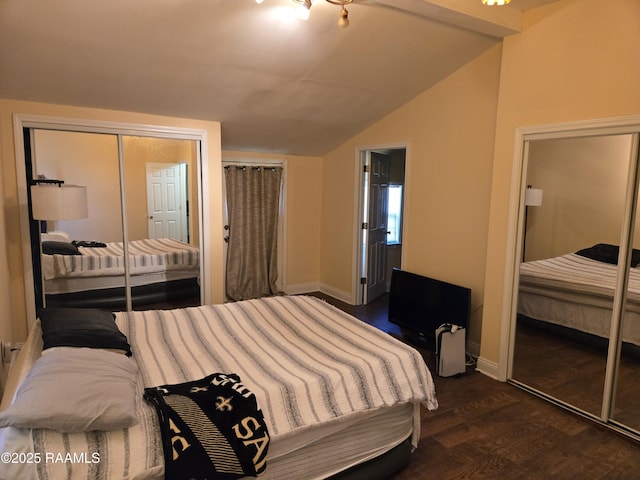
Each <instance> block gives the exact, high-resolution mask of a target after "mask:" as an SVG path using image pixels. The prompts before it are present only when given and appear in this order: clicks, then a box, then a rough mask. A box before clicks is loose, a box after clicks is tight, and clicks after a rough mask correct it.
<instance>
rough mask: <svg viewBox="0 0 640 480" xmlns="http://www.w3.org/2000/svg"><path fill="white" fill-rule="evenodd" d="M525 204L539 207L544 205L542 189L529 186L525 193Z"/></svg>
mask: <svg viewBox="0 0 640 480" xmlns="http://www.w3.org/2000/svg"><path fill="white" fill-rule="evenodd" d="M524 204H525V205H526V206H527V207H539V206H541V205H542V189H541V188H531V185H529V186H527V190H526V191H525V194H524Z"/></svg>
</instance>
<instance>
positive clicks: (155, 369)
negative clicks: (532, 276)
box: [0, 296, 437, 480]
mask: <svg viewBox="0 0 640 480" xmlns="http://www.w3.org/2000/svg"><path fill="white" fill-rule="evenodd" d="M115 324H116V325H117V327H118V331H119V332H122V334H123V335H124V336H125V337H126V339H127V340H128V342H129V344H130V350H131V352H132V353H133V355H132V356H131V357H130V358H128V360H130V361H131V362H134V363H135V364H136V366H137V368H138V370H137V373H136V376H135V388H134V389H135V395H134V397H135V408H134V409H133V410H134V411H135V418H136V419H137V420H138V423H137V424H135V425H132V426H130V427H127V428H120V429H116V430H107V431H89V432H84V431H81V432H74V433H61V432H59V431H56V430H53V429H50V428H47V429H45V428H26V426H25V424H21V423H18V424H17V426H16V425H13V426H7V427H5V428H1V429H0V435H2V437H0V450H2V451H4V452H18V453H20V452H24V455H29V454H30V455H32V456H33V455H36V456H38V457H40V458H46V457H44V455H52V454H53V455H62V456H63V458H64V456H67V458H68V455H73V454H81V453H86V455H85V456H84V457H82V458H81V460H83V461H78V462H75V463H74V462H64V461H62V462H59V463H58V462H54V461H52V462H40V463H38V464H26V463H22V464H17V463H4V464H0V469H4V470H5V473H6V475H5V476H4V477H3V476H2V475H0V478H24V479H27V478H39V479H56V478H74V479H75V478H92V479H101V478H131V479H143V478H144V479H146V478H163V474H164V462H163V449H162V443H161V441H160V439H161V435H160V433H159V426H158V417H157V415H156V411H155V410H154V408H152V406H151V405H149V403H148V402H146V401H144V400H142V397H143V393H144V389H145V388H149V387H153V386H159V385H168V384H172V385H173V384H181V382H187V381H191V380H194V379H200V378H202V377H204V376H206V375H209V374H212V373H214V372H226V373H227V374H237V375H238V376H239V378H240V379H242V382H243V383H244V384H245V385H246V386H247V387H248V388H250V389H251V391H252V392H253V393H254V394H255V398H256V399H257V403H258V405H259V406H260V408H261V411H262V412H263V414H264V420H265V423H266V425H267V426H268V431H269V437H270V443H269V448H268V453H267V456H266V461H267V463H266V465H267V466H266V471H265V472H264V473H263V474H262V475H261V477H260V478H263V479H283V478H295V479H324V478H349V479H356V478H363V479H364V478H366V479H368V480H372V479H375V478H387V477H388V476H389V475H391V474H392V473H393V472H395V471H397V470H398V469H400V468H402V467H403V466H404V465H405V464H406V462H407V461H408V460H409V454H410V451H411V450H412V449H413V448H415V446H416V445H417V442H418V439H419V437H420V408H421V405H422V406H424V407H426V408H427V409H429V410H431V409H435V408H437V400H436V397H435V389H434V384H433V381H432V377H431V374H430V372H429V370H428V368H427V367H426V365H425V363H424V360H423V358H422V357H421V355H420V354H419V353H418V352H417V351H416V350H414V349H413V348H411V347H409V346H407V345H405V344H404V343H402V342H400V341H399V340H397V339H395V338H393V337H391V336H389V335H387V334H385V333H383V332H381V331H380V330H378V329H375V328H374V327H371V326H369V325H367V324H365V323H363V322H361V321H359V320H357V319H356V318H354V317H352V316H350V315H348V314H346V313H344V312H342V311H340V310H338V309H337V308H335V307H333V306H331V305H329V304H328V303H326V302H324V301H323V300H320V299H317V298H315V297H308V296H278V297H271V298H266V299H259V300H247V301H242V302H237V303H228V304H224V305H215V306H201V307H192V308H186V309H175V310H151V311H137V312H129V313H125V312H122V313H117V314H115ZM42 338H43V335H41V334H40V332H39V331H38V330H37V329H36V331H35V332H33V331H32V332H31V333H30V336H29V339H28V340H27V342H26V344H25V347H24V348H23V349H22V351H21V352H20V357H21V360H20V361H19V362H16V365H15V366H14V367H12V371H11V375H12V380H11V381H10V383H14V384H16V383H17V384H20V385H21V387H20V388H18V389H17V391H18V392H21V391H22V390H25V389H27V387H26V386H25V385H26V384H28V383H29V382H27V380H24V378H25V377H26V378H27V379H29V380H31V378H32V377H33V376H35V375H34V374H33V371H34V370H37V369H36V368H30V367H29V366H30V365H31V364H33V362H34V361H35V362H42V361H43V360H42V359H45V360H44V361H47V362H53V360H49V359H48V358H47V357H50V356H51V354H52V353H54V354H58V355H64V352H68V350H74V351H86V350H89V351H90V352H91V353H93V352H95V353H96V354H97V352H98V351H100V352H101V354H103V353H102V352H103V350H101V349H86V348H73V347H64V346H63V347H56V346H54V347H49V348H46V349H45V350H44V352H45V353H41V352H42V350H41V349H42V346H41V345H42ZM57 352H63V353H57ZM106 353H107V354H109V355H112V356H114V357H118V358H119V359H125V358H127V357H126V356H125V355H121V354H118V353H113V352H106ZM114 357H111V358H114ZM28 371H30V372H32V373H30V374H28V375H27V374H26V372H28ZM30 377H31V378H30ZM47 378H49V377H47ZM31 381H32V382H33V380H31ZM10 390H16V389H14V388H11V389H10ZM42 396H43V395H39V396H38V397H39V398H41V397H42ZM14 397H15V398H16V400H15V401H13V403H12V404H11V406H10V407H8V408H7V404H9V403H10V401H11V400H12V399H13V398H14ZM112 397H113V396H112ZM110 398H111V397H110ZM118 398H120V396H118ZM22 400H23V398H22V396H21V395H20V393H18V395H17V397H16V396H15V394H13V393H12V392H11V391H9V392H8V393H5V397H4V400H3V407H4V410H3V411H2V412H0V421H1V422H5V423H3V425H4V424H6V416H7V415H8V414H7V413H6V412H8V411H10V410H9V409H11V408H13V407H14V405H20V402H21V401H22ZM26 403H28V402H26ZM49 403H55V402H49ZM63 403H64V402H63ZM41 415H42V414H41ZM29 421H30V420H29ZM96 452H97V453H98V456H99V461H98V462H92V461H91V458H92V457H91V455H93V454H95V453H96ZM52 458H55V457H52ZM87 459H89V461H85V460H87ZM372 465H373V467H371V466H372ZM362 472H364V473H362ZM334 476H335V477H334Z"/></svg>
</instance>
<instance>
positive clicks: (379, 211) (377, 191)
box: [365, 152, 390, 303]
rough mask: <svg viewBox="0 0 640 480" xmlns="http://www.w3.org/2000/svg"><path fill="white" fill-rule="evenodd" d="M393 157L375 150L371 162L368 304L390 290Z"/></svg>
mask: <svg viewBox="0 0 640 480" xmlns="http://www.w3.org/2000/svg"><path fill="white" fill-rule="evenodd" d="M389 167H390V161H389V156H388V155H384V154H380V153H375V152H371V163H370V165H369V172H370V175H369V218H368V221H367V227H368V242H367V249H368V253H367V275H366V279H367V280H366V282H367V288H366V299H365V303H369V302H371V301H372V300H373V299H375V298H377V297H379V296H380V295H382V294H383V293H384V292H385V291H386V289H387V283H386V281H385V278H386V272H387V213H388V209H387V207H388V203H387V202H388V190H389Z"/></svg>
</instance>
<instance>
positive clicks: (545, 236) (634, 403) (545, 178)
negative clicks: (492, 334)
mask: <svg viewBox="0 0 640 480" xmlns="http://www.w3.org/2000/svg"><path fill="white" fill-rule="evenodd" d="M619 130H620V129H619V128H617V129H612V130H611V133H609V132H608V131H607V130H606V129H601V128H600V129H598V130H597V131H596V130H594V131H588V130H587V131H577V132H576V131H574V132H572V133H570V134H566V135H560V134H557V133H551V134H548V135H544V134H538V133H536V134H535V135H531V136H529V137H527V136H526V135H525V138H524V144H523V152H524V159H523V170H522V172H523V181H522V189H523V191H522V195H521V201H522V204H521V216H520V225H521V227H520V233H521V236H520V242H521V243H520V245H521V248H520V252H519V254H518V256H519V259H518V261H517V265H518V266H517V272H516V275H515V278H517V279H518V280H517V283H516V285H515V287H516V288H514V292H515V295H514V297H515V298H514V303H515V305H514V314H515V318H514V319H513V323H512V325H513V328H514V332H513V335H512V339H513V340H512V346H511V352H512V353H511V355H512V358H511V362H512V363H511V369H510V372H511V374H510V381H511V382H513V383H515V384H517V385H519V386H522V387H524V388H526V389H528V390H530V391H532V392H534V393H536V394H539V395H541V396H543V397H545V398H548V399H550V400H552V401H554V402H555V403H559V404H561V405H564V406H566V407H567V408H570V409H572V410H575V411H577V412H579V413H581V414H584V415H586V416H588V417H590V418H592V419H594V420H596V421H598V422H602V423H605V424H607V425H610V426H615V427H616V428H620V429H622V430H623V431H625V433H627V432H628V433H629V434H630V435H632V436H633V435H636V434H637V433H638V431H640V428H639V427H640V408H638V407H640V402H639V401H638V400H637V399H638V398H640V382H638V380H636V379H637V378H639V377H640V361H639V359H640V250H637V251H636V250H633V247H637V248H639V249H640V243H638V242H640V236H639V235H638V234H637V233H635V232H636V230H637V229H634V223H635V222H634V219H635V210H636V208H635V205H636V198H637V188H638V182H637V164H638V150H637V135H636V134H635V133H633V132H628V133H627V132H619ZM636 312H637V313H636ZM634 330H636V332H634Z"/></svg>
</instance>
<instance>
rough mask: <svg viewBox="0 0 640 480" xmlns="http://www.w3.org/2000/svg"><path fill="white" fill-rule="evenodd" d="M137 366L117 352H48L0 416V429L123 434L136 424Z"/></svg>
mask: <svg viewBox="0 0 640 480" xmlns="http://www.w3.org/2000/svg"><path fill="white" fill-rule="evenodd" d="M137 372H138V365H137V364H136V362H135V361H134V360H133V359H131V358H127V357H125V356H124V355H120V354H117V353H113V352H106V351H104V350H95V349H89V348H57V349H54V350H50V351H49V352H44V353H43V355H42V356H41V357H40V358H39V359H38V360H36V362H35V364H34V365H33V368H32V369H31V370H30V371H29V374H28V375H27V377H26V378H25V379H24V382H22V384H21V385H20V387H19V388H18V391H17V393H16V398H15V400H14V401H13V403H12V404H11V405H10V406H9V407H7V408H6V409H5V410H3V411H2V412H0V427H16V428H49V429H52V430H58V431H61V432H87V431H91V430H121V429H123V428H128V427H131V426H133V425H135V424H137V423H138V418H137V417H136V378H137Z"/></svg>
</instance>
